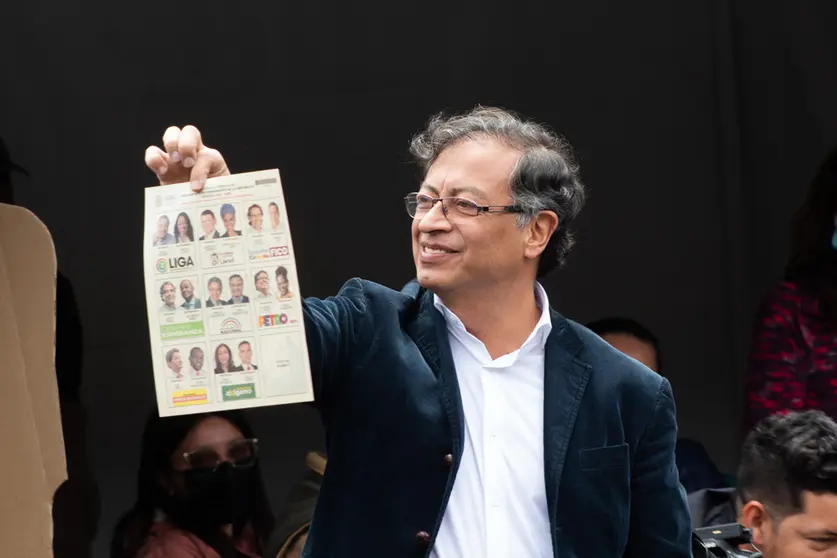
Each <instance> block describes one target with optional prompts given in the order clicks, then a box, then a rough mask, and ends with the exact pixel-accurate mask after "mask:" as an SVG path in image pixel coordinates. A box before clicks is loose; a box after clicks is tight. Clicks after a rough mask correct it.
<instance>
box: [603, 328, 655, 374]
mask: <svg viewBox="0 0 837 558" xmlns="http://www.w3.org/2000/svg"><path fill="white" fill-rule="evenodd" d="M602 339H604V340H605V341H607V342H608V343H609V344H610V345H612V346H613V348H615V349H616V350H617V351H619V352H620V353H624V354H626V355H628V356H629V357H631V358H633V359H634V360H638V361H639V362H641V363H642V364H644V365H645V366H647V367H648V368H650V369H651V370H653V371H654V372H658V371H659V363H658V362H657V353H656V351H654V347H653V346H652V345H651V344H650V343H647V342H645V341H643V340H642V339H637V338H636V337H634V336H633V335H631V334H630V333H607V334H605V335H602Z"/></svg>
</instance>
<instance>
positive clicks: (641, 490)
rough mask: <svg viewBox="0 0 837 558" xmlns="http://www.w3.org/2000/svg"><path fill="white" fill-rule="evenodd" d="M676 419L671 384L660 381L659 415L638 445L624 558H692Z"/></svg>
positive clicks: (655, 412)
mask: <svg viewBox="0 0 837 558" xmlns="http://www.w3.org/2000/svg"><path fill="white" fill-rule="evenodd" d="M676 443H677V416H676V412H675V407H674V398H673V396H672V393H671V385H670V384H669V383H668V381H667V380H665V379H661V382H660V389H659V392H658V393H657V400H656V402H655V405H654V412H653V414H652V415H651V419H650V420H649V421H648V426H647V427H646V428H645V432H644V433H643V435H642V437H641V438H640V440H639V445H638V446H637V449H636V455H635V457H634V464H633V471H632V473H631V518H630V522H631V524H630V531H629V535H628V545H627V548H626V549H625V554H624V556H625V557H630V558H644V557H646V556H658V557H660V558H690V557H691V555H692V552H691V544H692V543H691V541H692V539H691V536H692V522H691V517H690V515H689V507H688V504H687V501H686V493H685V491H684V490H683V488H682V486H681V485H680V482H679V480H678V476H677V465H676V464H675V459H674V448H675V445H676Z"/></svg>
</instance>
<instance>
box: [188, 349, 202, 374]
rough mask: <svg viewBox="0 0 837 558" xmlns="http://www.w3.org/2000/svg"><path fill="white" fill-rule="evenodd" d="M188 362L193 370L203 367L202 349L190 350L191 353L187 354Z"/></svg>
mask: <svg viewBox="0 0 837 558" xmlns="http://www.w3.org/2000/svg"><path fill="white" fill-rule="evenodd" d="M189 363H190V364H191V365H192V368H194V369H195V370H200V369H201V368H203V351H202V350H201V349H198V350H197V351H192V353H191V355H189Z"/></svg>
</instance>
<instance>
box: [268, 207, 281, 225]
mask: <svg viewBox="0 0 837 558" xmlns="http://www.w3.org/2000/svg"><path fill="white" fill-rule="evenodd" d="M267 211H268V212H269V213H270V224H271V225H273V227H274V228H275V227H278V226H279V208H278V207H277V206H275V205H271V206H270V207H268V208H267Z"/></svg>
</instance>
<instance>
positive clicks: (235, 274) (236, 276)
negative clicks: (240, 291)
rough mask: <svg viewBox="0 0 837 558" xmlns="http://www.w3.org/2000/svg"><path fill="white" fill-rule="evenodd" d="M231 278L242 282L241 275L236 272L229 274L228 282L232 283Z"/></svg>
mask: <svg viewBox="0 0 837 558" xmlns="http://www.w3.org/2000/svg"><path fill="white" fill-rule="evenodd" d="M233 279H238V280H240V281H241V282H242V283H243V282H244V279H242V278H241V275H239V274H238V273H233V274H232V275H230V283H232V280H233Z"/></svg>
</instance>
